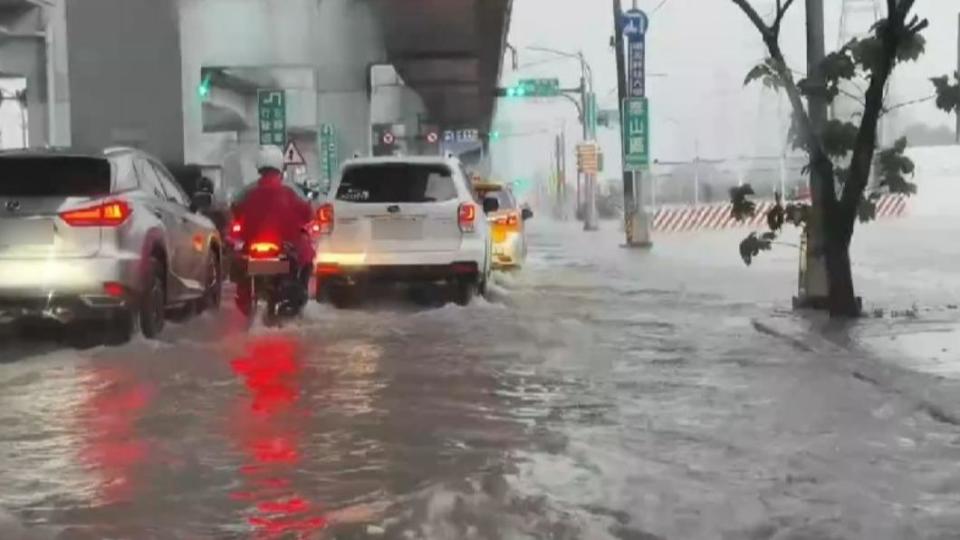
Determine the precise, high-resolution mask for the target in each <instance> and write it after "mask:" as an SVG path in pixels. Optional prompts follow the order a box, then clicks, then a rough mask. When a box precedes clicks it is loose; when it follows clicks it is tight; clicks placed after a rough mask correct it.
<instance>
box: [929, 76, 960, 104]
mask: <svg viewBox="0 0 960 540" xmlns="http://www.w3.org/2000/svg"><path fill="white" fill-rule="evenodd" d="M953 80H954V81H956V82H952V81H951V80H950V78H949V77H947V76H946V75H944V76H943V77H933V78H932V79H930V82H932V83H933V88H934V90H935V91H936V93H937V102H936V103H937V108H939V109H940V110H942V111H946V112H954V111H958V110H960V74H957V73H954V75H953Z"/></svg>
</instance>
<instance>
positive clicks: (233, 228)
mask: <svg viewBox="0 0 960 540" xmlns="http://www.w3.org/2000/svg"><path fill="white" fill-rule="evenodd" d="M242 232H243V225H241V224H240V222H239V221H234V222H233V223H231V224H230V234H232V235H234V236H236V235H239V234H240V233H242Z"/></svg>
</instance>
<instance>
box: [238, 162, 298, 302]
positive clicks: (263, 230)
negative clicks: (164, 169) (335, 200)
mask: <svg viewBox="0 0 960 540" xmlns="http://www.w3.org/2000/svg"><path fill="white" fill-rule="evenodd" d="M257 172H258V173H259V174H260V178H259V179H258V180H257V184H256V186H255V187H254V188H253V189H251V190H249V191H248V192H247V193H245V194H244V195H243V198H242V199H241V200H239V201H237V202H235V203H234V204H233V207H232V212H233V222H234V223H235V224H237V225H236V226H237V227H238V228H239V233H238V235H239V238H237V239H238V240H241V241H242V242H243V245H245V246H247V245H250V243H251V242H257V241H273V242H277V243H278V244H281V245H282V244H283V243H285V242H289V243H291V244H292V245H293V246H294V247H295V248H296V253H297V260H298V263H299V266H300V268H299V277H300V281H301V282H302V283H303V287H304V289H303V293H304V295H303V301H304V303H306V300H307V298H308V292H307V287H308V286H309V281H310V275H311V273H312V268H313V257H314V253H315V251H314V248H313V242H312V241H311V240H310V236H309V233H308V230H309V224H310V222H311V221H312V220H313V210H312V209H311V207H310V203H309V202H307V201H306V200H305V199H303V198H302V197H301V196H300V195H299V194H297V192H296V191H294V189H293V188H291V187H290V186H287V185H284V184H283V151H281V150H280V148H278V147H276V146H263V147H261V149H260V154H259V156H258V158H257ZM249 294H250V287H249V282H248V280H246V279H240V280H239V282H238V284H237V305H238V307H240V308H241V309H244V308H245V306H247V305H248V304H247V302H246V301H245V300H247V297H248V296H249Z"/></svg>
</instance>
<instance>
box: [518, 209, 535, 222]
mask: <svg viewBox="0 0 960 540" xmlns="http://www.w3.org/2000/svg"><path fill="white" fill-rule="evenodd" d="M520 217H522V218H523V220H524V221H526V220H528V219H531V218H533V210H531V209H529V208H524V209H523V210H521V211H520Z"/></svg>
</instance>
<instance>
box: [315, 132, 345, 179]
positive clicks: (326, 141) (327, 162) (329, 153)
mask: <svg viewBox="0 0 960 540" xmlns="http://www.w3.org/2000/svg"><path fill="white" fill-rule="evenodd" d="M339 168H340V160H339V157H338V155H337V132H336V129H334V126H333V124H323V125H322V126H320V169H321V170H322V171H323V179H324V180H326V181H327V182H331V181H333V177H334V176H336V174H337V170H338V169H339ZM328 185H329V184H328Z"/></svg>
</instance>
